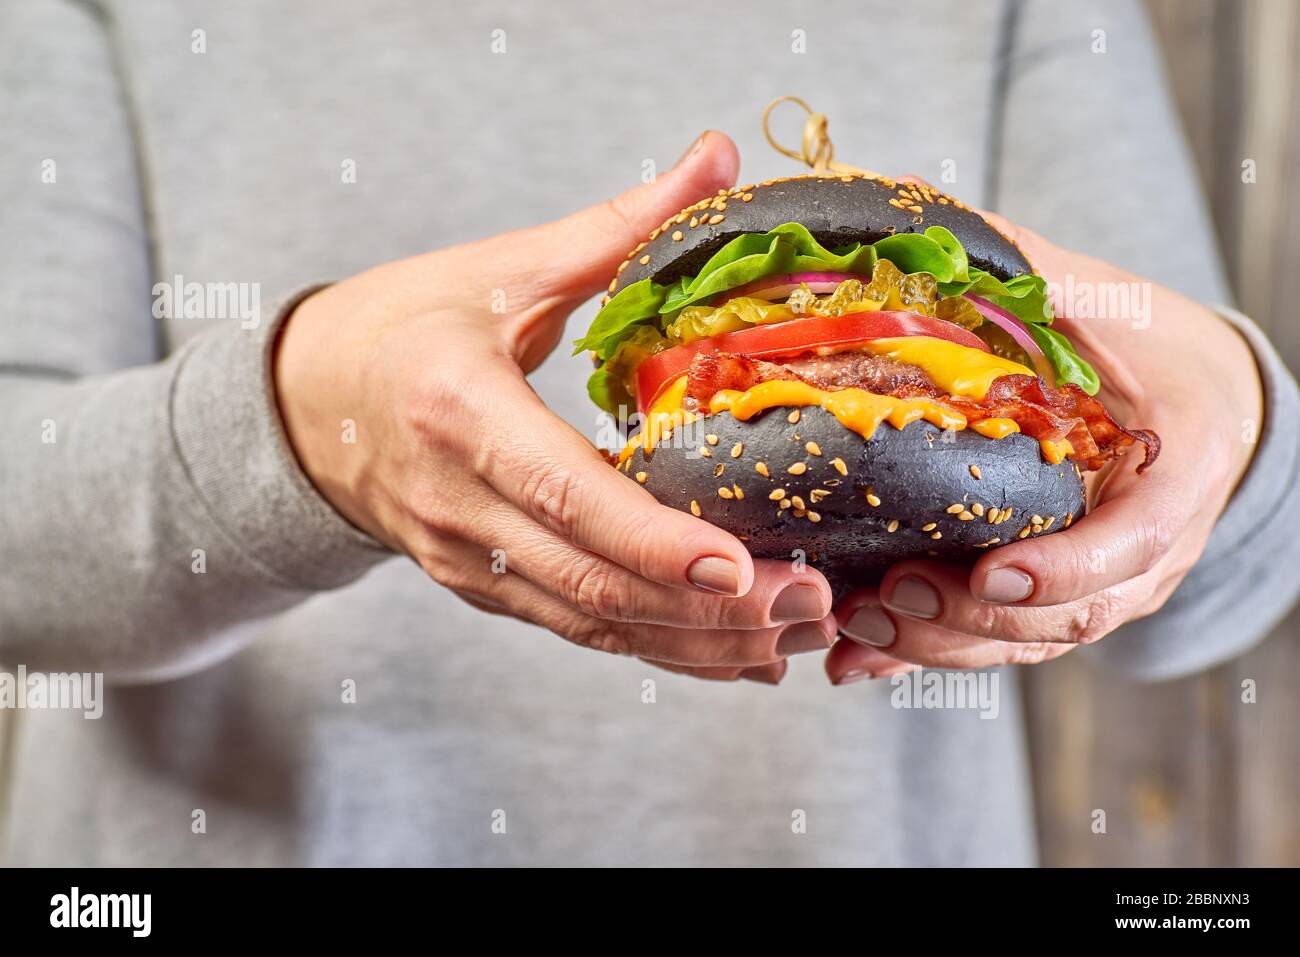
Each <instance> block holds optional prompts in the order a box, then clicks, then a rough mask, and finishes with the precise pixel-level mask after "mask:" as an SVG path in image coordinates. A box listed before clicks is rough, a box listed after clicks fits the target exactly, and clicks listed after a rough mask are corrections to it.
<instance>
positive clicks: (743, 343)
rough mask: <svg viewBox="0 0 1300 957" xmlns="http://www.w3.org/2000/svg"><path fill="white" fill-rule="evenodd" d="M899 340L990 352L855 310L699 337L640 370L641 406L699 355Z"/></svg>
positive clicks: (900, 317)
mask: <svg viewBox="0 0 1300 957" xmlns="http://www.w3.org/2000/svg"><path fill="white" fill-rule="evenodd" d="M898 336H931V337H933V338H935V339H947V340H948V341H949V342H955V343H957V345H959V346H967V347H969V348H971V349H979V350H980V351H981V352H988V351H989V347H988V346H987V345H986V344H985V342H984V340H983V339H981V338H980V337H979V336H977V335H975V334H974V333H973V332H968V331H967V330H965V329H963V328H962V327H961V326H958V325H954V324H953V323H951V322H946V321H944V320H943V319H931V318H930V317H929V316H923V315H920V314H919V313H915V312H906V311H903V312H855V313H850V314H849V315H846V316H813V317H810V318H808V319H793V320H791V321H789V322H778V323H773V324H772V325H770V326H753V327H752V328H749V329H741V330H739V331H737V332H728V333H726V334H725V335H721V336H713V337H711V338H708V339H698V340H696V341H695V342H692V343H689V344H688V345H684V346H674V347H673V348H672V349H665V350H664V351H663V352H660V353H659V354H658V355H654V356H651V357H650V358H649V359H647V360H646V361H645V362H643V363H641V365H639V366H637V370H636V401H637V408H639V409H640V411H641V413H642V414H645V413H646V412H647V411H648V410H649V408H650V405H651V403H653V402H654V400H655V399H656V398H657V397H658V395H659V393H660V391H661V390H662V389H663V388H664V386H666V385H668V383H670V382H672V381H673V380H674V379H676V378H677V377H678V376H679V375H681V374H682V373H684V372H685V371H686V370H687V369H689V368H690V367H691V360H692V359H694V358H695V356H696V354H697V353H700V352H703V353H713V352H731V353H735V354H736V355H742V356H752V357H753V358H755V359H777V358H783V357H787V356H797V355H802V354H803V353H805V352H811V351H813V350H814V349H824V348H832V349H833V348H834V347H836V346H842V347H848V346H852V345H854V344H856V343H859V342H869V341H871V340H872V339H892V338H895V337H898ZM841 351H842V350H841Z"/></svg>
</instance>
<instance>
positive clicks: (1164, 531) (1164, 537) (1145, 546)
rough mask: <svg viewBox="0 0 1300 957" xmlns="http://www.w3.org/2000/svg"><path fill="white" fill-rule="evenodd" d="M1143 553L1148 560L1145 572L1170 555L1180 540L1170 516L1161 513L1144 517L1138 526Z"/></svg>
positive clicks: (1157, 512) (1152, 513)
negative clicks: (1175, 543)
mask: <svg viewBox="0 0 1300 957" xmlns="http://www.w3.org/2000/svg"><path fill="white" fill-rule="evenodd" d="M1137 534H1138V535H1139V536H1140V538H1139V541H1140V542H1141V553H1142V555H1143V557H1144V558H1145V559H1146V561H1145V564H1144V567H1143V571H1146V570H1147V569H1150V568H1151V566H1152V565H1154V564H1155V563H1156V562H1158V561H1160V559H1162V558H1164V556H1165V555H1167V554H1169V551H1170V549H1172V548H1173V547H1174V542H1175V541H1177V539H1178V529H1177V526H1176V524H1175V522H1174V521H1173V520H1171V518H1170V516H1168V515H1166V514H1164V513H1163V512H1160V511H1155V512H1151V513H1150V514H1147V515H1144V516H1143V517H1142V518H1141V519H1140V520H1139V521H1138V524H1137Z"/></svg>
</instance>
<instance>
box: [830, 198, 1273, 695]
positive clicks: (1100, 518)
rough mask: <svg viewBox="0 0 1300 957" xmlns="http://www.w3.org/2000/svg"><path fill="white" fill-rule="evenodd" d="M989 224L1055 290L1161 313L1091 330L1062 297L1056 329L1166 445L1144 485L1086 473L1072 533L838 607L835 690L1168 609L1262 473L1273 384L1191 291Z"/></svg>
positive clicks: (927, 572) (1120, 473) (1121, 466)
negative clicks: (1236, 498) (1240, 493)
mask: <svg viewBox="0 0 1300 957" xmlns="http://www.w3.org/2000/svg"><path fill="white" fill-rule="evenodd" d="M988 218H989V219H990V220H991V221H993V222H994V224H995V225H997V226H998V228H1000V229H1002V230H1003V232H1005V233H1006V234H1007V235H1008V236H1010V237H1011V238H1012V239H1013V240H1015V241H1016V243H1017V244H1018V245H1019V246H1020V248H1021V249H1022V250H1023V251H1024V253H1025V255H1026V257H1027V258H1028V259H1029V261H1030V262H1032V263H1033V264H1034V265H1035V267H1036V268H1037V269H1038V270H1039V271H1040V272H1041V273H1042V274H1043V276H1044V277H1045V278H1046V279H1047V280H1048V283H1049V286H1052V287H1054V288H1056V289H1058V290H1059V289H1060V288H1062V287H1064V288H1066V289H1072V290H1074V291H1075V293H1076V294H1077V293H1078V292H1079V291H1081V290H1087V289H1089V288H1090V290H1091V293H1093V294H1094V302H1102V303H1104V302H1107V301H1115V300H1114V299H1110V300H1108V294H1109V293H1110V292H1112V291H1115V290H1120V289H1123V288H1125V287H1126V288H1127V289H1128V291H1129V293H1130V298H1129V300H1128V301H1129V303H1130V306H1134V305H1140V304H1142V303H1143V302H1145V303H1146V308H1145V310H1136V311H1135V310H1134V309H1133V308H1130V309H1129V310H1128V311H1127V314H1126V315H1124V316H1119V317H1117V316H1107V317H1104V318H1091V319H1084V318H1082V317H1080V316H1079V315H1078V314H1077V312H1074V313H1073V314H1072V303H1070V302H1061V301H1060V299H1059V298H1058V299H1057V301H1056V303H1055V305H1056V307H1057V309H1056V314H1057V316H1058V318H1057V320H1056V326H1057V328H1060V329H1061V330H1062V331H1064V332H1065V333H1066V334H1067V335H1068V336H1069V337H1070V338H1071V340H1072V341H1073V342H1074V344H1075V345H1076V347H1077V348H1078V349H1079V351H1080V352H1081V353H1082V354H1083V355H1084V356H1085V357H1086V358H1088V359H1089V360H1090V361H1091V362H1092V363H1093V365H1094V366H1095V367H1096V369H1097V372H1098V373H1099V375H1100V376H1101V381H1102V383H1103V386H1102V393H1101V398H1102V400H1103V401H1104V402H1105V404H1106V408H1107V409H1108V410H1109V411H1110V412H1111V414H1112V415H1113V416H1114V418H1115V419H1116V421H1118V422H1120V423H1121V424H1123V425H1126V426H1129V427H1131V428H1145V429H1151V430H1154V431H1155V432H1156V433H1157V434H1159V436H1160V439H1161V453H1160V458H1159V460H1158V461H1157V462H1156V463H1155V464H1154V465H1153V466H1152V467H1151V469H1150V470H1148V471H1147V472H1146V473H1145V474H1143V475H1137V474H1136V472H1135V459H1137V458H1139V456H1137V455H1134V454H1132V453H1130V454H1128V455H1126V456H1123V457H1121V458H1120V459H1119V460H1118V461H1116V462H1113V463H1111V464H1110V465H1109V466H1108V467H1107V468H1105V469H1103V470H1102V471H1101V472H1095V473H1085V480H1086V483H1087V488H1088V502H1089V511H1088V514H1087V515H1085V516H1084V517H1083V518H1082V519H1080V520H1079V521H1077V522H1075V523H1074V525H1072V526H1071V527H1070V528H1069V529H1068V530H1066V531H1063V532H1060V533H1056V534H1051V535H1044V536H1042V537H1040V538H1029V539H1026V540H1024V541H1018V542H1016V543H1014V544H1011V545H1007V546H1004V547H1002V548H997V549H993V550H990V551H989V553H988V554H986V555H984V556H983V557H981V558H980V560H979V561H978V562H976V563H975V565H974V566H956V565H948V564H941V563H938V562H932V561H905V562H900V563H899V564H897V565H895V566H894V567H893V568H891V569H890V570H889V572H888V573H887V574H886V575H885V577H884V579H883V580H882V581H881V583H880V585H879V587H874V588H864V589H860V590H858V591H855V592H853V593H851V594H850V595H848V596H847V597H846V598H845V599H844V600H843V601H841V603H840V605H839V606H838V607H837V608H836V610H835V615H836V619H837V621H838V622H839V623H840V631H841V634H842V636H844V637H842V638H841V639H840V640H839V641H837V642H836V644H835V646H834V647H833V648H832V649H831V651H830V653H829V655H828V656H827V659H826V671H827V674H828V675H829V677H830V679H831V681H832V683H834V684H846V683H848V682H850V681H856V680H859V679H862V678H869V677H884V676H887V675H893V674H899V673H902V672H904V671H911V670H915V669H916V668H918V667H921V666H924V667H934V668H954V669H975V668H989V667H993V666H996V665H1002V664H1034V663H1037V662H1040V661H1047V660H1050V659H1052V658H1058V657H1060V656H1061V655H1063V654H1065V653H1066V652H1067V651H1069V650H1071V649H1072V648H1074V647H1076V646H1077V645H1080V644H1088V643H1090V642H1094V641H1097V640H1099V639H1101V638H1103V637H1105V636H1106V635H1108V634H1109V633H1110V632H1112V631H1114V630H1115V629H1116V628H1118V627H1119V626H1121V625H1123V624H1124V623H1125V622H1127V621H1132V620H1133V619H1136V618H1141V617H1143V616H1146V615H1150V614H1152V613H1154V612H1156V611H1158V610H1159V609H1160V607H1161V606H1162V605H1164V603H1165V602H1166V601H1167V600H1168V599H1169V596H1170V595H1171V594H1173V592H1174V590H1175V589H1176V588H1177V587H1178V585H1179V583H1180V582H1181V581H1182V580H1183V577H1184V576H1185V575H1186V574H1187V572H1188V571H1189V570H1190V569H1191V568H1192V566H1193V565H1195V564H1196V561H1197V559H1199V558H1200V555H1201V552H1202V550H1203V549H1204V548H1205V543H1206V541H1207V539H1208V538H1209V536H1210V532H1211V531H1212V530H1213V528H1214V524H1215V522H1216V521H1217V520H1218V517H1219V515H1220V514H1221V513H1222V512H1223V509H1224V507H1225V506H1226V504H1227V502H1228V499H1229V498H1230V497H1231V496H1232V492H1233V490H1234V489H1235V488H1236V486H1237V483H1238V482H1239V481H1240V480H1241V477H1242V476H1243V475H1244V474H1245V472H1246V468H1247V466H1248V465H1249V463H1250V458H1251V453H1252V452H1253V449H1254V441H1255V437H1256V436H1257V434H1258V432H1259V428H1260V417H1261V415H1262V404H1263V399H1262V387H1261V384H1260V379H1259V372H1258V369H1257V368H1256V365H1255V359H1254V356H1253V354H1252V353H1251V351H1250V348H1249V346H1248V345H1247V344H1246V342H1245V340H1244V339H1242V338H1241V336H1240V335H1239V334H1238V333H1237V332H1236V330H1234V329H1233V328H1232V327H1231V326H1230V325H1229V324H1228V323H1227V322H1226V321H1225V320H1223V319H1222V318H1221V317H1220V316H1218V315H1217V314H1216V313H1214V312H1213V311H1211V310H1209V309H1207V308H1206V307H1204V306H1202V305H1199V304H1198V303H1195V302H1192V301H1191V300H1188V299H1186V298H1184V297H1182V296H1180V295H1178V294H1177V293H1174V292H1172V291H1170V290H1168V289H1165V288H1163V287H1160V286H1158V285H1156V284H1154V283H1150V282H1147V281H1146V280H1143V279H1141V278H1140V277H1137V276H1134V275H1131V274H1129V273H1126V272H1124V271H1123V270H1120V269H1117V268H1116V267H1114V266H1111V265H1109V264H1107V263H1104V262H1101V261H1099V260H1096V259H1092V258H1089V257H1087V256H1083V255H1080V254H1078V253H1072V252H1069V251H1068V250H1064V249H1061V248H1059V247H1057V246H1054V245H1052V244H1051V243H1049V242H1047V241H1046V240H1044V239H1043V238H1042V237H1040V236H1037V235H1035V234H1033V233H1031V232H1029V231H1027V230H1024V229H1020V228H1017V227H1015V226H1013V225H1011V224H1010V223H1007V222H1005V221H1004V220H1001V219H1000V218H998V217H996V216H989V217H988ZM1116 284H1122V285H1116ZM1148 291H1149V296H1148V294H1147V293H1148ZM1134 294H1136V296H1137V298H1134ZM1144 296H1146V297H1147V298H1145V299H1144V298H1143V297H1144ZM846 639H851V640H846Z"/></svg>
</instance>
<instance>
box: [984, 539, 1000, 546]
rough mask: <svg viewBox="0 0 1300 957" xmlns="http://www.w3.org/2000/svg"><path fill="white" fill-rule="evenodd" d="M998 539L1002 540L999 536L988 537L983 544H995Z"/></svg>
mask: <svg viewBox="0 0 1300 957" xmlns="http://www.w3.org/2000/svg"><path fill="white" fill-rule="evenodd" d="M1000 541H1002V539H1000V538H990V539H989V540H988V541H987V542H985V543H984V544H985V545H996V544H997V543H998V542H1000Z"/></svg>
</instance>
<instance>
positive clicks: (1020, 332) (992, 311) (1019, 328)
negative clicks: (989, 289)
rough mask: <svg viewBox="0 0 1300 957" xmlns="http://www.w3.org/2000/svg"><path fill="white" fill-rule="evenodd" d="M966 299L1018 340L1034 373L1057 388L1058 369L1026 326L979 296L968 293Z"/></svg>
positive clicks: (1017, 342) (989, 319) (985, 316)
mask: <svg viewBox="0 0 1300 957" xmlns="http://www.w3.org/2000/svg"><path fill="white" fill-rule="evenodd" d="M966 298H967V299H969V300H970V301H971V305H973V306H974V307H975V308H976V309H978V310H979V314H980V315H981V316H983V317H984V318H985V319H987V320H988V321H989V322H991V323H993V324H994V325H995V326H997V327H999V328H1000V329H1002V330H1003V331H1005V332H1006V333H1007V334H1008V335H1009V336H1011V338H1012V339H1014V340H1016V345H1018V346H1020V348H1022V349H1024V350H1025V354H1026V355H1028V356H1029V358H1030V360H1031V361H1032V362H1033V364H1034V371H1035V372H1037V373H1038V375H1039V377H1040V378H1041V379H1043V381H1044V382H1046V383H1047V384H1048V385H1049V386H1052V387H1053V388H1055V387H1056V369H1055V368H1054V367H1053V366H1052V363H1051V362H1050V361H1049V360H1048V358H1047V356H1046V355H1044V354H1043V350H1042V349H1040V348H1039V347H1038V343H1037V342H1035V341H1034V337H1033V336H1031V335H1030V334H1029V330H1028V329H1026V328H1025V324H1024V323H1023V322H1021V321H1020V320H1019V319H1017V318H1016V317H1015V316H1014V315H1012V314H1011V313H1009V312H1007V310H1005V309H1003V308H1002V307H1001V306H997V305H994V304H993V303H991V302H989V301H988V300H987V299H982V298H980V297H979V296H972V295H971V294H970V293H966Z"/></svg>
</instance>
